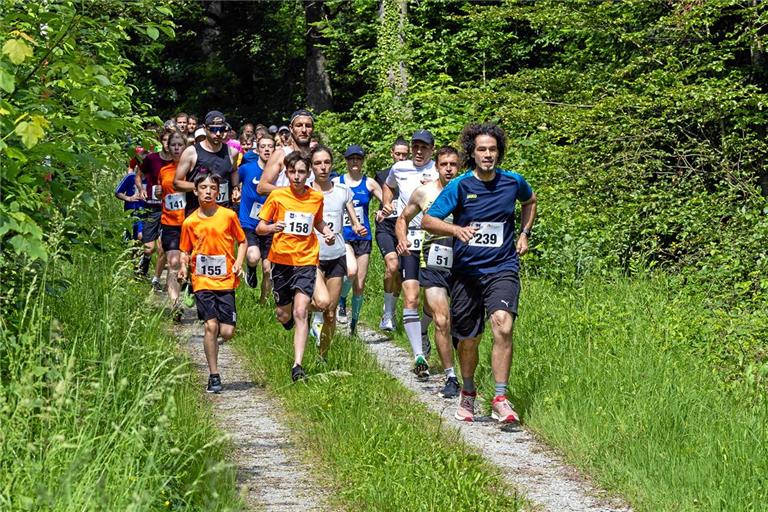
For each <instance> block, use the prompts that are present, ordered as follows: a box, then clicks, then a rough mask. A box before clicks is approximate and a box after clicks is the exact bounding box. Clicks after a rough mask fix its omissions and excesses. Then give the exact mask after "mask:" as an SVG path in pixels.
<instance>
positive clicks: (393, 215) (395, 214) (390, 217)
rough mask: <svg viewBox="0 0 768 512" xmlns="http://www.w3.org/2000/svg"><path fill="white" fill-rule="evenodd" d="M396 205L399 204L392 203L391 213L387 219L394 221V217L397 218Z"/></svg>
mask: <svg viewBox="0 0 768 512" xmlns="http://www.w3.org/2000/svg"><path fill="white" fill-rule="evenodd" d="M398 204H399V202H398V201H395V202H394V203H392V213H390V214H389V217H387V218H388V219H394V218H395V217H397V205H398Z"/></svg>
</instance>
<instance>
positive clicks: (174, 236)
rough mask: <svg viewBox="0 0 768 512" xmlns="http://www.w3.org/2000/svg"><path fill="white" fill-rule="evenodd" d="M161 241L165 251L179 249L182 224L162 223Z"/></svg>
mask: <svg viewBox="0 0 768 512" xmlns="http://www.w3.org/2000/svg"><path fill="white" fill-rule="evenodd" d="M160 242H161V243H162V245H163V250H164V251H178V250H179V242H181V226H166V225H164V224H162V225H161V228H160Z"/></svg>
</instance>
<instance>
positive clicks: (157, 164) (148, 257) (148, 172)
mask: <svg viewBox="0 0 768 512" xmlns="http://www.w3.org/2000/svg"><path fill="white" fill-rule="evenodd" d="M172 132H173V130H163V131H162V133H161V134H160V144H161V146H160V150H159V151H156V152H153V153H150V154H149V155H147V156H146V157H145V158H144V160H143V161H142V162H141V165H140V166H139V168H138V172H137V173H136V176H135V180H136V186H137V187H139V188H140V191H141V198H142V199H143V200H144V203H145V204H146V208H147V210H146V214H145V215H146V216H145V218H144V222H143V226H142V235H141V241H142V243H143V244H144V255H143V257H142V259H141V263H140V272H141V274H142V275H144V276H146V275H147V273H148V272H149V264H150V263H151V261H152V253H154V252H155V246H156V245H157V261H156V262H155V275H154V276H152V288H154V290H155V291H160V290H162V286H161V285H160V276H161V275H162V273H163V268H165V253H164V252H163V248H162V247H161V246H160V245H159V243H156V242H157V241H158V239H159V238H160V217H161V216H162V213H163V211H162V207H161V201H160V193H161V187H160V169H162V168H163V167H165V166H166V165H167V164H168V163H169V162H171V161H172V160H173V158H172V157H171V155H170V153H169V150H168V138H169V137H170V135H171V133H172ZM143 182H146V183H144V184H143V185H142V183H143Z"/></svg>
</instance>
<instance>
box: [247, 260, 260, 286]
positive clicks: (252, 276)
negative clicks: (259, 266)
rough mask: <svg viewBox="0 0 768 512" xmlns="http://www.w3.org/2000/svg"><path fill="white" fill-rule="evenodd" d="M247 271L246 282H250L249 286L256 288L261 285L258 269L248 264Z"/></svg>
mask: <svg viewBox="0 0 768 512" xmlns="http://www.w3.org/2000/svg"><path fill="white" fill-rule="evenodd" d="M245 268H246V271H245V282H246V283H248V286H250V287H251V288H256V287H257V286H259V273H258V272H257V271H256V269H255V268H254V269H252V268H251V267H249V266H247V265H246V267H245Z"/></svg>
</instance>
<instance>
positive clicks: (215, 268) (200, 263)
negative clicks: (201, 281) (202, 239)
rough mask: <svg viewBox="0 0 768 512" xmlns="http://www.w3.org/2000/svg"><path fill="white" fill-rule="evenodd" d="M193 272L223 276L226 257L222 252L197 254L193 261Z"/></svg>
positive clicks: (210, 275)
mask: <svg viewBox="0 0 768 512" xmlns="http://www.w3.org/2000/svg"><path fill="white" fill-rule="evenodd" d="M195 274H197V275H199V276H207V277H224V276H226V275H227V257H226V256H225V255H223V254H217V255H214V256H208V255H205V254H198V255H197V260H196V261H195Z"/></svg>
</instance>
